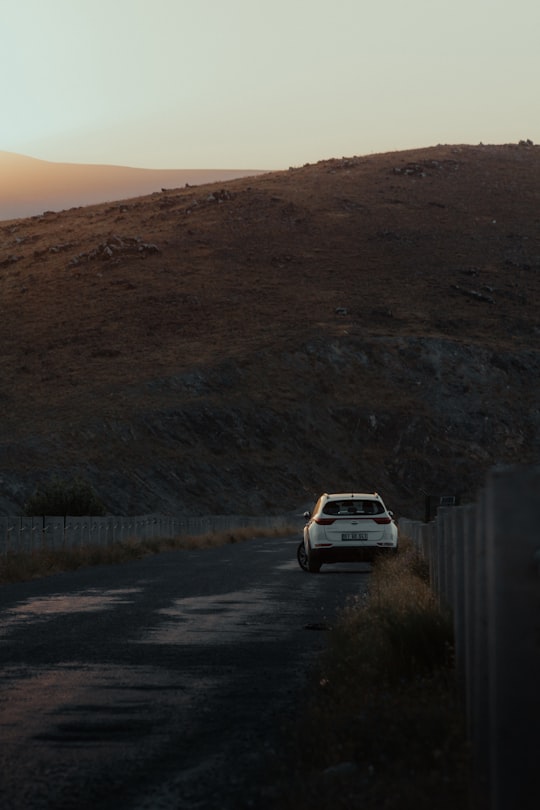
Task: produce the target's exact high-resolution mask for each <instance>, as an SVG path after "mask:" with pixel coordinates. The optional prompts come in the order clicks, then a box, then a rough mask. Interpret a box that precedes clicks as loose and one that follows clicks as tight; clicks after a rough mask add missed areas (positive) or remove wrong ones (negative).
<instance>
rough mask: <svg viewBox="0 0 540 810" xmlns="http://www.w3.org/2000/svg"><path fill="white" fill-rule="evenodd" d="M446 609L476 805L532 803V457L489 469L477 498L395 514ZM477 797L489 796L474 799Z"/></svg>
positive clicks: (539, 485)
mask: <svg viewBox="0 0 540 810" xmlns="http://www.w3.org/2000/svg"><path fill="white" fill-rule="evenodd" d="M399 528H400V532H401V534H402V535H405V536H409V537H410V538H411V539H412V541H413V543H414V545H415V546H416V548H417V549H418V550H419V551H420V553H421V554H422V555H423V556H424V557H425V559H426V560H427V561H428V562H429V570H430V579H431V584H432V587H433V590H434V591H435V593H436V594H437V595H438V598H439V600H440V603H441V606H443V607H447V608H449V609H450V610H451V611H452V615H453V621H454V632H455V655H456V676H457V681H458V688H459V690H460V694H461V695H462V698H463V702H464V708H465V714H466V718H467V728H468V734H469V739H470V741H471V746H472V750H473V757H474V771H475V781H476V787H477V791H478V796H477V797H476V800H477V803H476V804H475V805H474V807H475V810H476V808H477V807H480V808H482V810H483V809H484V807H485V808H488V807H489V810H515V808H519V810H533V808H534V810H536V808H537V807H538V803H539V801H540V799H539V796H540V777H539V768H540V465H535V466H532V467H508V468H500V469H498V468H495V469H493V470H491V471H490V472H489V474H488V476H487V478H486V482H485V487H484V488H483V489H482V490H481V491H480V492H479V493H478V498H477V502H476V503H475V504H468V505H465V506H456V507H442V508H439V510H438V512H437V516H436V518H435V520H434V521H432V522H430V523H423V522H421V521H413V520H407V519H403V518H402V519H401V520H400V521H399ZM483 802H489V804H484V803H483Z"/></svg>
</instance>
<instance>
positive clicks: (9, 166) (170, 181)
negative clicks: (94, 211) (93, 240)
mask: <svg viewBox="0 0 540 810" xmlns="http://www.w3.org/2000/svg"><path fill="white" fill-rule="evenodd" d="M261 173H262V171H261V170H255V169H254V170H250V169H138V168H130V167H128V166H114V165H93V164H86V163H54V162H50V161H46V160H39V159H37V158H33V157H27V156H25V155H19V154H16V153H14V152H3V151H0V220H8V219H18V218H22V217H31V216H37V215H39V214H42V213H43V212H44V211H48V210H51V211H61V210H65V209H67V208H74V207H77V206H85V205H93V204H96V203H103V202H110V201H117V200H123V199H128V198H131V197H138V196H140V195H143V194H151V193H152V192H154V191H161V189H162V188H181V187H185V186H186V184H188V185H190V186H197V185H202V184H203V183H216V182H226V181H228V180H233V179H235V178H240V177H250V176H251V175H256V174H261Z"/></svg>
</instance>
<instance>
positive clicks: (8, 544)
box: [0, 515, 287, 554]
mask: <svg viewBox="0 0 540 810" xmlns="http://www.w3.org/2000/svg"><path fill="white" fill-rule="evenodd" d="M286 524H287V521H286V519H285V518H283V517H269V516H257V517H253V516H246V515H211V516H206V517H184V518H179V517H168V516H166V515H140V516H135V517H72V516H69V515H68V516H67V517H64V516H61V517H55V516H52V517H51V516H46V517H0V554H7V553H9V552H32V551H37V550H41V549H71V548H81V547H83V546H111V545H113V544H114V543H119V542H125V541H126V540H147V539H151V538H157V537H187V536H190V535H201V534H206V533H208V532H224V531H233V530H234V529H240V528H246V527H249V526H256V527H258V528H261V527H262V528H268V529H274V528H280V527H281V526H285V525H286Z"/></svg>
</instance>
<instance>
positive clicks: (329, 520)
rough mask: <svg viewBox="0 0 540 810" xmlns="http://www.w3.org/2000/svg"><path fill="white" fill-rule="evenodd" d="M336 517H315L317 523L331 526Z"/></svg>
mask: <svg viewBox="0 0 540 810" xmlns="http://www.w3.org/2000/svg"><path fill="white" fill-rule="evenodd" d="M334 521H335V518H315V519H314V522H315V523H317V524H318V525H319V526H331V525H332V523H334Z"/></svg>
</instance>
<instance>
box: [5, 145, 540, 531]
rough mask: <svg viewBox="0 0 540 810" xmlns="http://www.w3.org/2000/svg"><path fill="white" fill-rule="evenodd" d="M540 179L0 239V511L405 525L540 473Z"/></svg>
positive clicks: (480, 174) (477, 168)
mask: <svg viewBox="0 0 540 810" xmlns="http://www.w3.org/2000/svg"><path fill="white" fill-rule="evenodd" d="M539 189H540V156H539V150H538V148H537V147H533V146H532V145H531V144H530V143H524V144H522V145H521V146H520V145H507V146H503V147H436V148H433V149H429V150H418V151H415V152H410V153H396V154H389V155H379V156H371V157H369V158H347V159H342V160H334V161H324V162H321V163H320V164H316V165H315V166H305V167H303V168H301V169H291V170H290V171H288V172H281V173H274V174H271V175H265V176H264V177H261V178H256V179H254V178H252V179H251V180H249V181H247V180H237V181H233V182H231V183H229V184H227V185H226V187H225V188H223V187H221V186H219V187H217V186H208V187H207V188H205V189H198V190H194V189H187V190H185V189H183V190H173V191H167V192H166V191H164V192H163V193H161V194H157V195H152V196H151V197H148V198H140V199H137V200H129V201H124V202H120V203H117V204H115V205H113V206H94V207H92V208H87V209H77V210H76V211H68V212H63V213H62V214H58V215H50V216H45V217H39V218H33V219H31V220H20V221H15V222H13V223H9V224H8V225H6V226H5V227H4V228H3V229H0V233H2V243H1V244H0V272H1V273H2V284H3V291H4V296H3V307H4V312H3V318H2V320H1V321H0V338H1V340H2V347H3V366H4V374H3V380H2V382H1V383H0V401H2V403H3V412H4V417H3V422H2V433H1V435H0V452H1V455H0V478H1V486H0V510H1V511H3V512H4V513H10V514H13V513H17V512H19V511H20V510H21V509H22V506H23V504H24V501H25V499H26V498H27V497H28V496H29V495H30V494H31V492H32V491H33V488H34V487H35V486H36V485H37V484H38V483H39V482H41V481H43V480H44V479H45V480H46V479H47V478H48V477H50V476H51V475H58V476H61V477H69V476H74V475H79V476H82V477H84V478H85V479H87V480H88V481H90V482H91V483H92V484H93V485H94V487H95V488H96V489H97V491H98V492H99V494H100V495H101V497H102V498H103V500H104V501H105V503H106V505H107V507H108V509H109V511H110V512H112V513H115V512H116V513H121V514H141V513H149V512H164V513H186V514H210V513H214V514H219V513H234V514H239V513H247V514H263V513H272V514H279V513H288V514H295V513H296V514H298V513H301V512H302V511H303V509H304V508H307V507H308V506H309V505H310V504H312V502H313V500H314V499H315V498H316V497H317V495H318V494H319V493H320V492H321V491H325V490H326V491H329V490H333V489H345V490H349V489H368V490H372V489H376V490H378V491H379V492H381V494H382V495H383V497H384V498H385V499H386V501H387V502H388V503H389V504H390V505H391V507H393V508H394V510H395V511H396V512H398V513H401V514H407V515H409V516H411V517H415V516H422V514H423V502H424V496H425V494H447V493H457V494H460V495H461V496H462V498H463V499H464V500H466V499H468V498H470V499H474V498H475V497H476V493H477V489H478V487H479V486H481V485H482V482H483V480H484V475H485V471H486V470H487V469H488V468H489V467H491V466H493V465H495V464H498V463H506V462H508V463H516V462H517V463H519V462H523V463H530V462H533V461H537V460H538V456H539V452H540V397H539V382H538V381H539V379H540V352H539V337H540V324H539V321H538V303H539V288H540V284H539V273H540V221H539V219H538V213H537V212H538V194H539Z"/></svg>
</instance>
